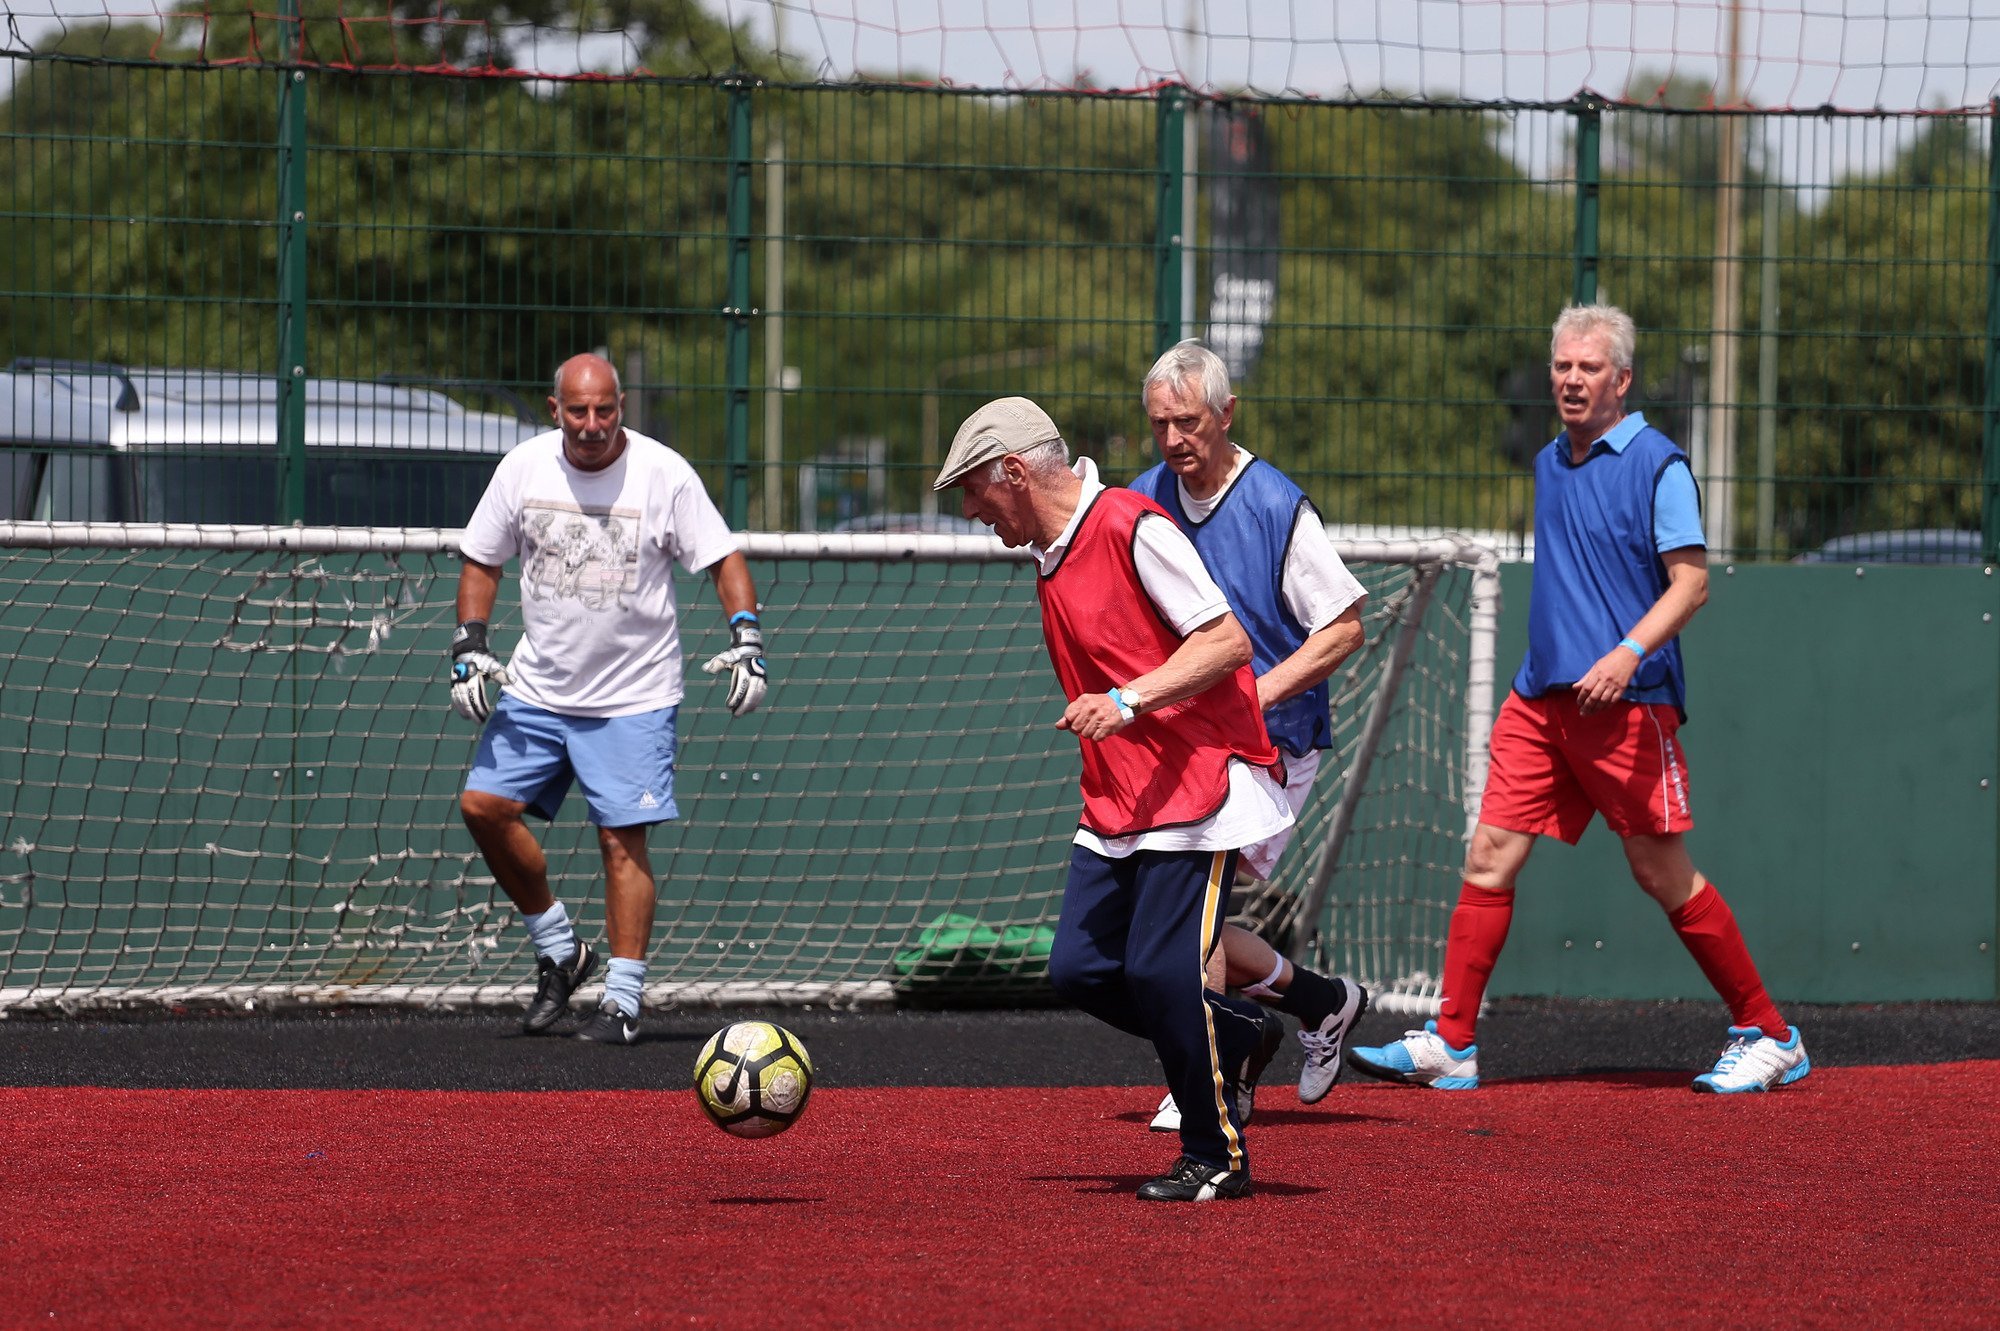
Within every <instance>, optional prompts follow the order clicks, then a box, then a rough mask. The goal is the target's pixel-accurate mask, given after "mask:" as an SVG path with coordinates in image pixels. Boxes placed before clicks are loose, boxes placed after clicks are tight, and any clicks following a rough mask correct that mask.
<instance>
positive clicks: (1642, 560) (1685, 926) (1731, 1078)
mask: <svg viewBox="0 0 2000 1331" xmlns="http://www.w3.org/2000/svg"><path fill="white" fill-rule="evenodd" d="M1636 340H1637V334H1636V330H1635V329H1634V328H1633V325H1632V320H1631V318H1630V316H1628V315H1627V314H1625V313H1624V312H1623V311H1622V310H1618V309H1616V308H1613V307H1612V306H1609V305H1582V306H1576V305H1573V306H1570V307H1569V308H1567V309H1565V310H1564V311H1563V312H1562V315H1561V317H1559V318H1558V319H1557V320H1556V322H1555V328H1554V333H1553V336H1552V338H1551V339H1550V360H1549V378H1550V384H1551V387H1552V388H1553V390H1554V393H1555V400H1556V411H1557V414H1558V415H1559V416H1560V417H1561V418H1562V423H1563V432H1562V433H1561V434H1559V435H1557V436H1556V438H1555V440H1554V441H1553V442H1552V443H1550V444H1549V446H1548V447H1547V448H1545V449H1543V450H1542V451H1541V452H1540V453H1539V454H1538V455H1537V456H1536V458H1535V580H1534V590H1533V593H1532V599H1531V600H1530V602H1529V606H1528V654H1527V659H1526V660H1524V661H1523V662H1522V663H1521V669H1520V673H1518V674H1517V675H1515V676H1514V689H1513V692H1512V693H1511V694H1510V695H1509V696H1508V698H1507V700H1506V702H1505V703H1504V704H1503V705H1502V706H1501V708H1500V715H1499V716H1498V717H1497V718H1496V719H1495V720H1494V723H1493V740H1492V767H1491V770H1490V773H1489V775H1488V777H1487V784H1486V793H1485V795H1484V797H1483V798H1482V800H1481V802H1480V806H1479V824H1478V826H1477V827H1476V828H1474V830H1473V834H1472V844H1471V846H1470V847H1469V848H1468V849H1467V852H1466V858H1465V881H1464V884H1463V886H1462V887H1461V889H1460V894H1459V899H1458V906H1457V908H1456V909H1455V910H1453V912H1452V917H1451V926H1450V928H1449V930H1448V931H1447V934H1446V941H1445V958H1444V986H1443V987H1444V992H1443V998H1442V1004H1441V1006H1440V1009H1439V1014H1438V1018H1437V1020H1435V1021H1431V1022H1427V1023H1425V1025H1424V1029H1423V1030H1421V1031H1411V1032H1409V1033H1408V1034H1407V1035H1405V1036H1404V1037H1403V1038H1402V1039H1400V1040H1398V1041H1396V1042H1395V1043H1393V1044H1388V1045H1381V1046H1376V1047H1369V1048H1356V1049H1352V1050H1350V1051H1349V1052H1348V1064H1349V1066H1351V1067H1353V1068H1354V1069H1356V1070H1357V1071H1360V1072H1365V1073H1367V1074H1369V1075H1370V1076H1375V1077H1381V1078H1384V1079H1386V1080H1389V1081H1400V1082H1408V1083H1412V1084H1414V1085H1419V1086H1429V1087H1433V1088H1434V1089H1437V1090H1470V1089H1472V1088H1474V1087H1476V1086H1478V1084H1479V1049H1478V1046H1477V1045H1476V1044H1475V1043H1474V1039H1473V1036H1474V1024H1475V1022H1476V1021H1477V1020H1478V1017H1479V1001H1480V999H1481V997H1482V996H1483V995H1484V993H1485V991H1486V982H1487V979H1488V977H1489V976H1491V974H1492V972H1493V963H1494V962H1495V961H1496V960H1497V959H1498V958H1499V956H1500V949H1501V947H1502V946H1503V945H1504V944H1505V943H1506V941H1507V930H1508V926H1509V925H1510V924H1511V923H1512V921H1513V915H1514V880H1515V878H1516V876H1517V875H1518V874H1519V873H1520V871H1521V867H1522V865H1524V864H1526V863H1527V860H1528V853H1529V852H1530V851H1531V850H1533V849H1534V845H1535V841H1536V839H1537V838H1539V837H1541V836H1544V835H1553V836H1557V837H1560V838H1561V839H1562V840H1564V841H1567V842H1569V843H1570V844H1572V845H1574V844H1575V843H1576V841H1577V839H1578V838H1579V837H1581V836H1582V835H1583V830H1584V828H1585V827H1587V826H1588V825H1589V823H1590V820H1591V818H1592V816H1593V815H1594V814H1597V813H1601V814H1603V815H1604V821H1605V823H1606V825H1608V826H1609V827H1610V828H1611V830H1612V831H1613V832H1615V833H1616V834H1617V835H1618V837H1619V838H1620V840H1621V841H1622V842H1623V845H1624V849H1625V859H1626V863H1627V864H1629V865H1630V866H1631V869H1632V877H1633V879H1634V880H1635V881H1636V882H1637V883H1638V884H1639V886H1640V887H1641V888H1642V889H1643V890H1644V891H1645V892H1646V893H1647V895H1649V896H1651V897H1652V898H1653V899H1654V900H1655V901H1657V902H1659V903H1660V906H1661V908H1662V909H1664V910H1665V911H1666V913H1667V922H1668V923H1669V924H1671V925H1672V926H1673V929H1674V932H1675V934H1676V935H1678V936H1679V938H1680V940H1681V942H1682V943H1683V944H1684V945H1685V946H1686V947H1687V949H1688V951H1689V952H1690V953H1692V954H1693V956H1694V959H1695V961H1696V962H1697V963H1698V964H1699V965H1700V966H1701V971H1702V974H1703V975H1705V976H1706V977H1707V978H1708V982H1709V983H1710V984H1712V985H1714V986H1715V990H1716V992H1717V993H1718V994H1720V995H1721V996H1722V998H1723V1000H1724V1001H1725V1002H1726V1003H1728V1005H1729V1012H1730V1018H1731V1024H1730V1028H1729V1038H1728V1042H1727V1044H1726V1046H1725V1048H1724V1049H1723V1052H1722V1057H1721V1058H1720V1059H1719V1060H1718V1061H1717V1062H1716V1064H1715V1067H1714V1068H1713V1069H1712V1070H1710V1071H1708V1072H1705V1073H1703V1074H1701V1075H1700V1076H1698V1077H1696V1078H1695V1079H1694V1089H1695V1090H1697V1091H1710V1092H1719V1093H1724V1094H1728V1093H1734V1092H1741V1091H1765V1090H1770V1089H1772V1088H1773V1087H1777V1086H1783V1085H1786V1084H1788V1083H1791V1082H1795V1081H1797V1080H1798V1079H1799V1078H1801V1077H1803V1076H1805V1075H1806V1073H1807V1072H1809V1071H1811V1068H1812V1065H1811V1063H1810V1062H1809V1061H1808V1060H1807V1058H1806V1050H1805V1041H1804V1040H1803V1039H1802V1038H1800V1035H1799V1032H1798V1029H1797V1028H1796V1027H1794V1026H1791V1025H1788V1024H1787V1023H1786V1021H1785V1019H1784V1018H1783V1017H1782V1016H1780V1015H1779V1013H1778V1009H1777V1007H1776V1006H1775V1005H1774V1004H1773V1003H1772V1002H1771V996H1770V995H1769V994H1768V993H1766V992H1765V990H1764V982H1763V980H1762V979H1761V978H1760V977H1759V976H1758V973H1757V967H1756V964H1755V963H1754V962H1752V961H1751V959H1750V950H1749V948H1748V947H1747V946H1746V945H1745V944H1744V941H1743V934H1742V931H1741V930H1739V929H1738V928H1737V926H1736V918H1735V916H1734V915H1733V914H1732V913H1731V912H1730V909H1729V905H1728V903H1727V902H1725V901H1724V900H1723V899H1722V894H1721V893H1720V892H1719V891H1717V890H1716V887H1715V884H1714V883H1712V882H1710V881H1709V880H1708V879H1707V878H1705V877H1703V876H1702V874H1701V873H1700V872H1698V871H1697V870H1696V869H1695V867H1694V863H1693V861H1691V860H1690V859H1689V858H1688V853H1687V847H1686V845H1685V844H1684V842H1685V835H1686V833H1687V832H1688V830H1689V829H1691V828H1692V827H1693V826H1694V818H1693V815H1692V813H1691V812H1690V810H1689V805H1688V777H1687V762H1686V759H1685V758H1684V757H1683V755H1682V753H1681V748H1680V745H1679V743H1678V742H1677V741H1676V740H1675V738H1674V735H1675V732H1676V731H1677V730H1678V729H1679V727H1680V723H1681V722H1682V721H1683V720H1684V719H1686V701H1687V686H1686V677H1685V674H1684V672H1683V669H1682V664H1681V650H1680V640H1679V637H1678V635H1679V633H1680V631H1681V629H1682V628H1684V627H1685V626H1686V625H1687V622H1688V621H1689V620H1690V619H1692V618H1693V617H1694V613H1695V611H1697V610H1699V609H1700V608H1701V607H1702V604H1703V603H1704V602H1705V601H1707V599H1708V550H1707V544H1708V543H1707V540H1706V538H1705V537H1704V536H1703V535H1702V530H1701V508H1700V500H1699V496H1698V495H1697V494H1696V491H1695V484H1694V476H1693V473H1692V472H1691V471H1690V470H1689V468H1688V460H1687V455H1686V454H1685V453H1683V452H1682V451H1681V450H1680V447H1679V446H1678V445H1676V444H1675V443H1674V442H1673V440H1671V439H1669V438H1667V437H1666V436H1665V435H1664V434H1661V433H1660V432H1659V431H1658V430H1656V429H1654V428H1653V427H1652V426H1650V425H1648V424H1646V418H1645V417H1644V416H1643V415H1640V414H1638V413H1636V412H1635V413H1631V414H1627V412H1626V410H1625V395H1626V393H1627V392H1628V391H1629V390H1630V388H1631V386H1632V352H1633V347H1634V344H1635V342H1636Z"/></svg>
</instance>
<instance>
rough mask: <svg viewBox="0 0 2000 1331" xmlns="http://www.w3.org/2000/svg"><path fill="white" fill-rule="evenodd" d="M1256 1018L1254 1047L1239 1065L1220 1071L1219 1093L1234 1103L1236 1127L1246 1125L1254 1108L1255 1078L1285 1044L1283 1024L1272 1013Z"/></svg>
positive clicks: (1255, 1103) (1255, 1101)
mask: <svg viewBox="0 0 2000 1331" xmlns="http://www.w3.org/2000/svg"><path fill="white" fill-rule="evenodd" d="M1260 1015H1261V1017H1262V1019H1263V1029H1262V1030H1261V1031H1259V1032H1258V1034H1257V1047H1256V1048H1254V1049H1252V1050H1251V1051H1250V1056H1249V1057H1248V1058H1246V1059H1244V1060H1243V1062H1242V1063H1240V1064H1239V1065H1237V1066H1236V1067H1234V1068H1225V1069H1224V1070H1223V1077H1222V1093H1223V1094H1224V1095H1227V1096H1229V1097H1230V1098H1231V1101H1232V1102H1233V1103H1234V1104H1235V1106H1236V1121H1237V1123H1238V1124H1239V1125H1248V1124H1249V1122H1250V1113H1251V1111H1252V1110H1254V1109H1255V1108H1256V1107H1257V1079H1258V1078H1259V1077H1262V1076H1263V1075H1264V1069H1265V1068H1268V1067H1270V1066H1271V1060H1272V1059H1273V1058H1275V1057H1277V1054H1278V1049H1279V1047H1280V1046H1282V1045H1283V1044H1284V1043H1285V1023H1284V1022H1282V1021H1280V1020H1278V1017H1277V1015H1276V1014H1275V1013H1271V1012H1265V1013H1262V1014H1260Z"/></svg>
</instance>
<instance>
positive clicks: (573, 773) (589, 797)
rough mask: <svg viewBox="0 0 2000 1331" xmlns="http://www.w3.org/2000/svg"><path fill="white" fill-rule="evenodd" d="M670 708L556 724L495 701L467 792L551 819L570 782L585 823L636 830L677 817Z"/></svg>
mask: <svg viewBox="0 0 2000 1331" xmlns="http://www.w3.org/2000/svg"><path fill="white" fill-rule="evenodd" d="M679 711H680V708H678V707H662V708H660V709H659V710H658V711H656V712H640V713H637V714H636V715H633V716H603V717H599V716H563V715H561V714H560V713H557V712H547V711H543V710H542V709H541V708H539V707H531V706H529V705H528V704H527V703H524V702H522V701H521V700H520V699H518V698H514V697H511V696H509V695H508V694H505V693H503V694H501V695H500V701H499V705H498V706H497V707H495V708H494V709H493V718H492V720H490V721H488V722H487V723H486V731H485V733H484V734H482V735H481V736H480V737H479V752H478V753H477V754H475V755H474V756H473V759H472V772H471V774H470V775H469V776H467V777H466V779H465V788H466V789H467V790H477V791H481V792H483V793H485V794H488V795H498V796H500V798H502V799H509V800H519V801H520V802H521V803H523V804H525V805H527V806H528V811H529V812H530V813H533V814H535V815H537V816H538V817H542V818H548V819H553V818H554V817H555V816H556V810H558V809H560V808H562V802H563V797H564V796H565V795H567V794H569V786H570V782H571V781H572V780H573V781H575V782H576V783H577V784H578V785H580V786H582V787H583V798H584V801H585V802H586V803H587V804H588V805H589V806H590V821H591V822H593V823H595V824H596V825H597V826H599V827H639V826H642V825H644V824H646V823H664V822H666V821H668V820H669V819H672V818H678V817H680V813H681V811H680V809H679V807H678V806H676V805H675V804H674V747H675V746H674V717H675V715H676V714H677V713H678V712H679Z"/></svg>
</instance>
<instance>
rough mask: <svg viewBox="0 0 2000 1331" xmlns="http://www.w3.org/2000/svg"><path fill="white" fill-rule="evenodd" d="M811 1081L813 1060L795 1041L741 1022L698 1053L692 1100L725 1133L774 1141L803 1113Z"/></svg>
mask: <svg viewBox="0 0 2000 1331" xmlns="http://www.w3.org/2000/svg"><path fill="white" fill-rule="evenodd" d="M812 1079H813V1066H812V1059H811V1058H810V1057H808V1056H807V1054H806V1047H805V1046H804V1045H803V1044H801V1043H799V1038H798V1037H797V1036H796V1035H793V1034H792V1033H791V1032H790V1031H788V1030H786V1029H785V1028H784V1027H783V1026H774V1025H772V1024H771V1023H770V1022H768V1021H739V1022H735V1023H732V1024H731V1025H728V1026H724V1027H723V1028H722V1029H721V1030H719V1031H717V1032H716V1033H715V1034H714V1035H711V1036H709V1037H708V1043H707V1044H705V1045H703V1046H702V1047H701V1057H699V1058H697V1059H696V1060H695V1061H694V1098H695V1099H696V1100H698V1101H700V1102H701V1108H702V1112H703V1113H705V1114H707V1115H708V1116H709V1118H710V1119H711V1120H712V1121H713V1122H714V1123H715V1126H716V1127H718V1128H721V1129H722V1130H723V1131H724V1132H730V1133H734V1134H735V1135H737V1136H738V1137H773V1136H776V1135H777V1134H778V1133H780V1132H783V1131H784V1130H785V1129H786V1128H789V1127H791V1126H792V1124H794V1123H796V1122H798V1121H799V1116H800V1115H801V1114H803V1113H805V1112H806V1099H807V1097H809V1096H810V1095H811V1094H812Z"/></svg>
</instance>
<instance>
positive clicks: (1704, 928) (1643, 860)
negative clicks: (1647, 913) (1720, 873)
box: [1623, 833, 1811, 1091]
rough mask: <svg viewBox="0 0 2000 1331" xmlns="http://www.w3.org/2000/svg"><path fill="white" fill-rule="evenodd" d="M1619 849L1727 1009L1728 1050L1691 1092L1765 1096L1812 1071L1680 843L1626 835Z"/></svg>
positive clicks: (1718, 898) (1719, 899) (1732, 922)
mask: <svg viewBox="0 0 2000 1331" xmlns="http://www.w3.org/2000/svg"><path fill="white" fill-rule="evenodd" d="M1623 844H1624V847H1625V858H1626V862H1627V863H1628V864H1630V865H1631V867H1632V877H1633V880H1634V881H1636V882H1637V883H1638V884H1639V886H1640V887H1641V888H1643V889H1644V890H1645V892H1646V894H1647V895H1648V896H1650V897H1652V898H1653V899H1654V900H1655V901H1657V902H1659V903H1660V906H1661V908H1662V909H1663V910H1665V911H1666V915H1667V923H1668V924H1669V925H1671V926H1672V927H1673V931H1674V934H1675V936H1676V937H1678V938H1679V939H1680V940H1681V944H1682V946H1684V947H1686V948H1687V950H1688V953H1689V955H1691V956H1692V957H1693V958H1694V960H1695V964H1696V965H1697V966H1699V967H1701V973H1702V975H1703V976H1705V977H1706V978H1707V980H1708V982H1709V984H1710V985H1711V986H1712V987H1713V988H1714V989H1715V992H1716V993H1717V995H1719V996H1720V997H1721V999H1722V1001H1723V1002H1724V1003H1726V1004H1728V1006H1729V1037H1730V1038H1729V1044H1728V1046H1727V1047H1726V1048H1725V1049H1724V1050H1723V1055H1722V1059H1721V1060H1720V1061H1719V1062H1718V1063H1717V1065H1716V1067H1715V1069H1714V1070H1712V1071H1710V1072H1708V1073H1705V1074H1703V1075H1702V1076H1701V1077H1698V1078H1696V1079H1695V1089H1696V1090H1701V1091H1714V1090H1766V1089H1769V1088H1770V1087H1771V1086H1774V1085H1784V1084H1786V1083H1789V1082H1794V1081H1797V1080H1798V1079H1799V1078H1800V1077H1803V1076H1805V1075H1806V1073H1807V1072H1809V1071H1810V1070H1811V1064H1810V1063H1809V1062H1808V1061H1807V1059H1806V1055H1805V1045H1804V1042H1803V1040H1802V1039H1801V1038H1800V1036H1799V1033H1798V1029H1797V1028H1796V1027H1794V1026H1792V1025H1791V1024H1790V1023H1788V1022H1787V1021H1786V1020H1785V1019H1784V1017H1783V1015H1781V1014H1780V1013H1779V1011H1778V1007H1777V1004H1776V1003H1774V1002H1772V1000H1771V995H1770V992H1769V991H1768V990H1766V989H1765V987H1764V980H1763V977H1762V976H1761V975H1759V974H1758V971H1757V963H1756V962H1755V961H1753V960H1752V959H1751V956H1750V946H1749V944H1748V943H1747V942H1745V941H1744V938H1743V931H1742V929H1741V927H1739V926H1738V925H1737V923H1736V914H1735V912H1734V911H1732V910H1730V909H1729V903H1728V902H1727V901H1725V900H1724V899H1723V896H1722V893H1721V891H1719V890H1718V889H1717V888H1716V886H1715V884H1714V883H1712V882H1710V881H1709V880H1708V879H1707V878H1706V877H1704V876H1703V875H1702V874H1701V873H1700V872H1699V871H1698V870H1697V869H1696V868H1695V867H1694V863H1693V861H1692V860H1690V859H1689V858H1688V853H1687V846H1686V843H1685V838H1684V837H1682V836H1681V835H1680V834H1679V833H1672V834H1669V835H1665V836H1650V835H1632V836H1627V837H1626V838H1624V843H1623ZM1725 1065H1726V1066H1725Z"/></svg>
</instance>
